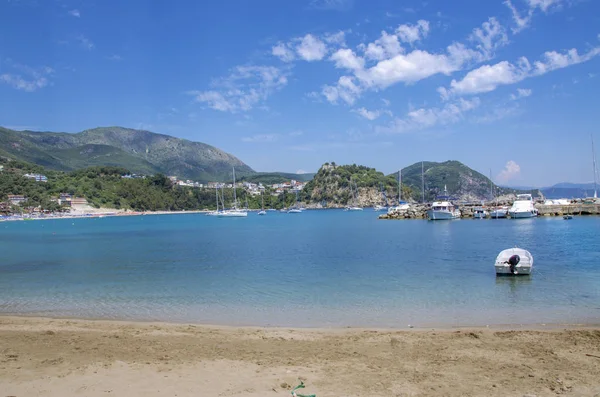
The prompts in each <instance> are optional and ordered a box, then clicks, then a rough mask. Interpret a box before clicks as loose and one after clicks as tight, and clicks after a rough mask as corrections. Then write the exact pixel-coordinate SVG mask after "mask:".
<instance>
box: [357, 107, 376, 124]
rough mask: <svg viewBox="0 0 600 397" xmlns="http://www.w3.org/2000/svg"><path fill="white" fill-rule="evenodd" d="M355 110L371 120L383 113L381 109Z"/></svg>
mask: <svg viewBox="0 0 600 397" xmlns="http://www.w3.org/2000/svg"><path fill="white" fill-rule="evenodd" d="M353 112H355V113H358V114H359V115H361V116H363V117H364V118H365V119H367V120H371V121H373V120H375V119H377V118H378V117H379V116H380V115H381V112H380V111H379V110H367V109H365V108H359V109H354V110H353Z"/></svg>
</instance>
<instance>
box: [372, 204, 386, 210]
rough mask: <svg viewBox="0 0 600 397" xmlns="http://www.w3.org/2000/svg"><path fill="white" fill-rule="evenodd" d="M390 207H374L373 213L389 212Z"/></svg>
mask: <svg viewBox="0 0 600 397" xmlns="http://www.w3.org/2000/svg"><path fill="white" fill-rule="evenodd" d="M387 209H388V207H386V206H384V205H376V206H375V207H373V211H377V212H379V211H387Z"/></svg>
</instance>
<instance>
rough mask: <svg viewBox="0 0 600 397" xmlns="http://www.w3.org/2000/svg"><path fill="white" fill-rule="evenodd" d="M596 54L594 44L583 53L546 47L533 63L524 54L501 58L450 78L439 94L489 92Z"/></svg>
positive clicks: (576, 62) (598, 50) (584, 60)
mask: <svg viewBox="0 0 600 397" xmlns="http://www.w3.org/2000/svg"><path fill="white" fill-rule="evenodd" d="M598 55H600V47H596V48H593V49H591V50H590V51H588V52H587V53H585V54H583V55H579V53H578V52H577V50H576V49H575V48H573V49H570V50H568V51H566V52H565V53H559V52H556V51H548V52H546V53H544V55H543V57H542V60H540V61H536V62H535V63H534V64H533V67H532V66H531V65H530V63H529V61H528V60H527V58H525V57H521V58H520V59H519V61H518V62H517V64H516V65H514V64H511V63H510V62H508V61H502V62H499V63H497V64H495V65H483V66H481V67H479V68H477V69H474V70H471V71H470V72H469V73H467V75H466V76H465V77H464V78H463V79H462V80H460V81H457V80H452V82H451V83H450V89H445V88H443V87H442V88H439V89H438V91H439V92H440V93H442V97H444V96H445V97H449V96H450V95H452V94H456V95H464V94H478V93H482V92H490V91H493V90H495V89H496V88H497V87H498V86H500V85H508V84H514V83H518V82H519V81H522V80H524V79H526V78H529V77H533V76H540V75H543V74H546V73H548V72H551V71H553V70H557V69H562V68H566V67H568V66H571V65H576V64H578V63H582V62H586V61H589V60H590V59H592V58H594V57H596V56H598Z"/></svg>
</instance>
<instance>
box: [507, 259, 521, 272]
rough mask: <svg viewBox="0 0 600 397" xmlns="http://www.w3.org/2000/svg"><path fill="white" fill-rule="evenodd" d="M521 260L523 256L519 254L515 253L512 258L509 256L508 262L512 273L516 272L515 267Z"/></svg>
mask: <svg viewBox="0 0 600 397" xmlns="http://www.w3.org/2000/svg"><path fill="white" fill-rule="evenodd" d="M520 261H521V257H520V256H519V255H513V256H511V257H510V258H508V264H509V265H510V272H511V273H512V274H515V268H516V266H517V265H518V264H519V262H520Z"/></svg>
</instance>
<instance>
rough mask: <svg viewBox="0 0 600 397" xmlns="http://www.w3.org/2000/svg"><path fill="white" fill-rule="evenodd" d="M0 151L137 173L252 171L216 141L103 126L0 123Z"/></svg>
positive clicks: (205, 175)
mask: <svg viewBox="0 0 600 397" xmlns="http://www.w3.org/2000/svg"><path fill="white" fill-rule="evenodd" d="M0 156H2V157H6V158H10V159H15V160H21V161H27V162H31V163H35V164H39V165H42V166H44V167H47V168H50V169H54V170H60V171H71V170H76V169H81V168H85V167H90V166H116V167H123V168H126V169H128V170H129V171H131V172H134V173H139V174H154V173H157V172H159V173H163V174H165V175H176V176H178V177H180V178H186V179H192V180H196V181H200V182H208V181H213V180H226V179H228V178H231V168H232V167H233V166H235V170H236V175H239V176H240V177H242V176H244V175H251V174H254V171H253V170H252V169H251V168H250V167H249V166H247V165H246V164H244V163H243V162H242V161H241V160H239V159H238V158H236V157H235V156H233V155H231V154H228V153H225V152H223V151H222V150H219V149H217V148H216V147H213V146H210V145H207V144H205V143H200V142H192V141H188V140H186V139H179V138H175V137H172V136H168V135H162V134H156V133H153V132H150V131H143V130H134V129H129V128H122V127H103V128H94V129H91V130H86V131H83V132H80V133H77V134H68V133H56V132H33V131H14V130H10V129H7V128H2V127H0Z"/></svg>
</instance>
